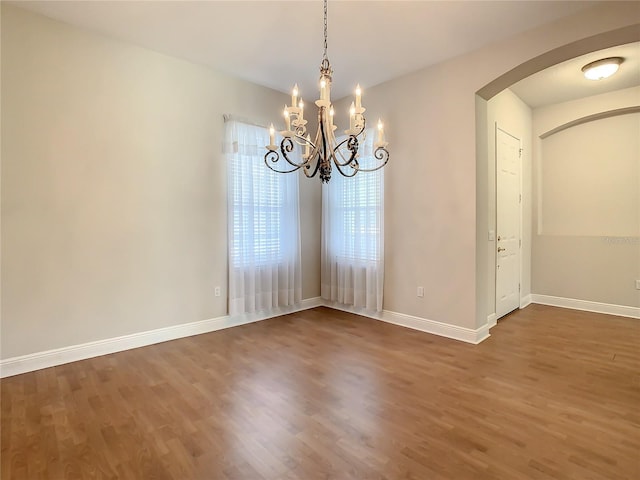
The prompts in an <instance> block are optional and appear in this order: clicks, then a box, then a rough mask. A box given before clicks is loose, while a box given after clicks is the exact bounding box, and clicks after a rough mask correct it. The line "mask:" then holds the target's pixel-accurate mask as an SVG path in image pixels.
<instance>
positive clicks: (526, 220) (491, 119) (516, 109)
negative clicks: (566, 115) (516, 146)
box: [485, 89, 533, 315]
mask: <svg viewBox="0 0 640 480" xmlns="http://www.w3.org/2000/svg"><path fill="white" fill-rule="evenodd" d="M531 115H532V113H531V108H530V107H529V106H528V105H527V104H526V103H524V102H523V101H522V100H520V98H518V96H517V95H516V94H514V93H513V92H512V91H511V90H509V89H507V90H503V91H502V92H500V93H499V94H498V95H496V96H495V97H493V98H492V99H491V100H489V101H488V102H487V150H488V158H489V162H487V193H488V212H487V220H488V227H487V232H486V234H485V239H486V241H487V255H488V267H487V270H488V276H487V304H488V309H487V315H490V314H492V313H495V311H496V288H495V287H496V248H497V246H496V240H495V239H496V238H497V235H498V232H497V231H496V207H497V206H496V125H497V126H498V127H500V128H501V129H502V130H504V131H506V132H508V133H509V134H511V135H512V136H514V137H517V138H518V139H520V145H521V148H522V158H521V175H522V176H521V183H522V210H521V211H522V218H521V222H522V230H521V235H522V237H521V238H522V248H521V249H520V254H521V274H520V278H521V290H520V296H521V298H522V297H525V296H527V295H529V294H530V293H531V215H532V212H531V205H532V196H531V181H532V179H531V175H532V173H531V158H532V150H533V145H532V143H533V142H532V136H531V135H532V130H531V129H532V125H531V121H532V119H531ZM489 231H493V232H494V235H493V240H489Z"/></svg>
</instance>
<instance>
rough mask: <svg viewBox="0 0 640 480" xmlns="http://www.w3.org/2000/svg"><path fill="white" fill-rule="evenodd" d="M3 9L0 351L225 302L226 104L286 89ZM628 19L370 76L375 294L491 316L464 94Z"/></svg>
mask: <svg viewBox="0 0 640 480" xmlns="http://www.w3.org/2000/svg"><path fill="white" fill-rule="evenodd" d="M2 13H3V18H2V98H3V108H2V137H3V142H2V162H3V164H2V168H3V172H2V257H3V268H2V287H3V291H2V299H3V302H2V325H1V327H2V358H8V357H11V356H14V355H20V354H23V353H30V352H35V351H41V350H46V349H49V348H56V347H60V346H66V345H73V344H78V343H82V342H86V341H90V340H97V339H101V338H109V337H113V336H115V335H124V334H127V333H133V332H138V331H145V330H150V329H154V328H158V327H162V326H168V325H173V324H179V323H184V322H191V321H195V320H202V319H205V318H211V317H215V316H218V315H223V314H225V313H226V301H225V300H224V295H223V297H220V298H215V297H213V296H212V290H213V288H214V286H216V285H221V286H223V288H224V286H225V285H226V233H225V232H226V215H225V207H224V204H225V201H226V200H225V184H224V164H223V162H222V157H221V155H220V136H221V131H222V122H221V116H222V114H223V113H234V114H237V115H240V116H244V117H248V118H253V119H255V120H256V121H259V122H265V123H266V122H268V121H269V120H270V119H271V118H274V115H275V113H274V112H278V111H279V110H280V108H281V107H280V106H281V105H282V103H284V102H283V96H282V95H280V94H278V93H275V92H272V91H269V90H265V89H263V88H259V87H256V86H254V85H251V84H248V83H245V82H240V81H237V80H233V79H231V78H228V77H224V76H221V75H217V74H215V73H213V72H211V71H210V70H208V69H206V68H203V67H200V66H197V65H193V64H189V63H187V62H183V61H179V60H176V59H172V58H169V57H166V56H163V55H159V54H156V53H153V52H150V51H148V50H144V49H140V48H137V47H133V46H129V45H126V44H122V43H118V42H115V41H111V40H108V39H104V38H102V37H99V36H95V35H92V34H87V33H85V32H82V31H79V30H76V29H73V28H70V27H67V26H64V25H62V24H59V23H56V22H52V21H50V20H47V19H44V18H42V17H37V16H34V15H31V14H27V13H24V12H21V11H19V10H17V9H15V8H12V7H6V6H5V5H3V6H2ZM639 17H640V12H638V10H637V8H636V6H635V5H634V4H633V3H632V2H622V3H617V2H607V4H606V5H603V6H600V7H596V8H594V9H592V10H589V11H586V12H583V13H581V14H579V15H576V16H574V17H571V18H568V19H565V20H562V21H560V22H556V23H554V24H551V25H547V26H544V27H541V28H538V29H535V30H532V31H530V32H527V33H525V34H523V35H519V36H517V37H513V38H510V39H508V41H503V42H500V43H498V44H496V45H492V46H489V47H486V48H483V49H481V50H479V51H476V52H473V53H471V54H468V55H464V56H461V57H458V58H455V59H452V60H449V61H447V62H444V63H441V64H439V65H435V66H433V67H430V68H427V69H424V70H422V71H419V72H416V73H414V74H411V75H407V76H405V77H402V78H400V79H397V80H394V81H392V82H388V83H385V84H383V85H379V86H377V87H374V88H370V89H368V90H366V91H365V97H364V102H365V106H366V107H368V113H369V114H370V115H373V116H378V115H379V116H381V117H382V118H384V119H385V121H386V122H387V128H386V132H387V135H388V139H389V141H390V142H391V143H390V151H391V161H390V164H389V167H388V168H387V171H386V174H385V178H386V182H387V184H386V205H385V213H386V222H385V242H386V266H385V269H386V279H385V305H384V307H385V308H386V309H387V310H393V311H397V312H400V313H406V314H410V315H416V316H419V317H423V318H428V319H431V320H437V321H440V322H444V323H448V324H451V325H457V326H462V327H468V328H476V327H478V326H481V325H484V324H486V315H487V312H488V311H489V308H488V306H487V298H488V285H487V284H488V278H489V277H488V275H489V274H488V271H487V268H488V265H489V262H488V258H487V257H488V248H487V243H486V242H487V241H486V234H487V225H488V217H489V215H488V198H489V194H488V173H487V168H488V167H487V165H488V163H487V162H488V159H487V156H488V149H487V145H486V143H487V142H486V134H485V133H486V132H487V129H486V102H485V101H483V100H478V103H477V98H476V95H475V93H476V92H477V91H478V90H479V89H481V88H482V87H483V86H485V85H487V84H488V83H489V82H491V81H492V80H493V79H495V78H497V77H498V76H500V75H502V74H504V73H505V72H508V71H510V70H511V69H513V68H515V67H517V66H518V65H521V64H522V63H523V62H527V61H528V60H529V59H531V58H534V57H537V56H539V55H543V54H545V52H549V51H552V50H553V49H555V48H557V47H560V46H563V45H566V44H569V43H571V42H575V41H577V40H581V39H583V38H586V37H589V36H592V35H597V34H599V33H603V32H609V31H611V30H614V29H617V28H621V27H624V26H628V25H633V24H637V23H638V22H640V18H639ZM594 47H595V48H598V47H599V45H594ZM416 54H419V51H416ZM543 66H546V65H543ZM349 101H350V100H349ZM483 102H484V105H483ZM343 103H345V104H344V105H342V106H341V108H342V110H340V112H341V116H342V118H345V116H344V112H345V111H346V105H347V101H346V100H345V102H343ZM477 107H478V110H477ZM483 109H484V110H485V112H484V113H485V115H484V117H483V116H482V115H480V116H478V117H476V111H481V110H483ZM276 118H277V117H276ZM482 118H484V120H482ZM370 119H372V120H375V118H373V117H371V118H370ZM482 122H485V125H484V127H481V128H480V131H481V132H482V134H481V136H480V137H476V128H477V127H478V126H479V125H480V124H481V123H482ZM477 138H480V139H479V140H478V142H479V144H480V146H481V147H482V148H480V149H477V148H478V145H477V143H476V139H477ZM477 172H478V173H477ZM310 182H311V183H310ZM310 182H309V181H305V182H304V183H302V188H301V191H302V192H303V199H302V203H303V205H302V208H303V210H304V211H307V212H308V211H311V212H312V216H313V215H315V214H317V218H318V220H317V221H314V220H313V219H312V218H309V219H306V220H305V221H303V229H306V231H305V230H303V232H302V240H303V248H305V249H307V250H306V251H305V252H304V253H303V257H304V259H305V260H304V261H305V265H303V267H304V270H303V276H304V277H305V287H304V296H305V297H312V296H315V295H317V294H318V290H319V289H318V280H319V275H318V271H319V270H318V268H317V260H318V255H317V252H318V251H319V249H316V247H317V241H318V239H319V230H320V229H319V218H320V215H319V212H318V209H319V204H320V203H319V202H318V197H319V193H318V190H317V188H318V184H317V183H313V181H310ZM307 188H309V190H307ZM476 194H477V196H476ZM314 275H315V278H312V277H313V276H314ZM416 286H424V287H425V297H424V298H418V297H417V296H416ZM225 293H226V292H225Z"/></svg>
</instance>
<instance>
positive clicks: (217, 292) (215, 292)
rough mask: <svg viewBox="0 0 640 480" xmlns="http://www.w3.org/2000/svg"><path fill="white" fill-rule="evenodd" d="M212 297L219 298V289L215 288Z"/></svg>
mask: <svg viewBox="0 0 640 480" xmlns="http://www.w3.org/2000/svg"><path fill="white" fill-rule="evenodd" d="M214 295H215V296H216V297H219V296H220V287H216V288H215V290H214Z"/></svg>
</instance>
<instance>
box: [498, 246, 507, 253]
mask: <svg viewBox="0 0 640 480" xmlns="http://www.w3.org/2000/svg"><path fill="white" fill-rule="evenodd" d="M505 250H506V248H502V247H498V253H500V252H504V251H505Z"/></svg>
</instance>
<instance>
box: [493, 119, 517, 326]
mask: <svg viewBox="0 0 640 480" xmlns="http://www.w3.org/2000/svg"><path fill="white" fill-rule="evenodd" d="M520 152H521V151H520V140H519V139H517V138H516V137H514V136H513V135H509V134H508V133H507V132H505V131H503V130H500V128H498V127H496V232H497V237H496V249H497V251H496V317H497V318H500V317H502V316H504V315H506V314H507V313H509V312H511V311H513V310H515V309H516V308H518V307H520V245H521V243H520V202H521V200H522V197H521V194H520Z"/></svg>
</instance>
